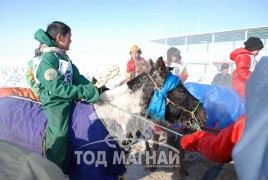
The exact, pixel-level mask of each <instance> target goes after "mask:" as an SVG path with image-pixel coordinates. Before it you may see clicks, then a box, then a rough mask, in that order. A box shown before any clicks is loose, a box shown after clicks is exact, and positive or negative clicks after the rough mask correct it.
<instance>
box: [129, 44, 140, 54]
mask: <svg viewBox="0 0 268 180" xmlns="http://www.w3.org/2000/svg"><path fill="white" fill-rule="evenodd" d="M133 51H137V52H138V53H139V54H141V49H140V48H139V47H138V46H137V45H132V46H131V47H130V50H129V52H130V53H132V52H133Z"/></svg>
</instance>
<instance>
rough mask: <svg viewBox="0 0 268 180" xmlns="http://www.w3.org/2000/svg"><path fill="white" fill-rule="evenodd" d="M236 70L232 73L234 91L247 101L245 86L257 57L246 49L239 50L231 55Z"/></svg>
mask: <svg viewBox="0 0 268 180" xmlns="http://www.w3.org/2000/svg"><path fill="white" fill-rule="evenodd" d="M230 59H231V60H233V61H234V62H235V65H236V69H235V70H234V71H233V73H232V80H233V81H232V87H233V89H234V90H235V91H236V92H237V93H238V94H239V95H240V96H242V97H243V98H244V99H245V86H246V82H247V80H248V78H249V77H250V75H251V73H252V71H253V70H254V67H255V65H256V61H254V60H255V57H254V56H253V55H252V54H251V52H250V51H248V50H246V49H245V48H238V49H236V50H234V51H233V52H232V53H231V54H230Z"/></svg>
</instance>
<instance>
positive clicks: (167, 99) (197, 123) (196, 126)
mask: <svg viewBox="0 0 268 180" xmlns="http://www.w3.org/2000/svg"><path fill="white" fill-rule="evenodd" d="M147 76H148V77H149V79H150V80H151V81H152V83H153V84H154V86H155V87H154V90H155V91H156V90H157V91H159V92H161V89H160V88H159V87H158V86H157V84H156V83H155V81H154V80H153V78H152V77H151V75H150V74H147ZM169 103H170V104H172V105H173V106H175V107H176V108H178V109H180V110H183V111H185V112H188V113H189V114H190V116H191V117H190V118H189V120H188V123H189V125H190V126H193V127H195V128H196V129H197V130H200V129H201V128H200V127H199V122H198V120H197V118H196V117H195V113H196V111H197V109H198V107H199V105H200V101H198V103H197V105H196V106H195V108H194V110H192V111H190V110H187V109H185V108H183V107H181V106H179V105H177V104H175V103H174V102H173V101H171V100H170V99H169V98H166V106H167V105H168V104H169ZM191 120H194V122H193V123H192V122H191Z"/></svg>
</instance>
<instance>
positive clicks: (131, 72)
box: [125, 45, 149, 80]
mask: <svg viewBox="0 0 268 180" xmlns="http://www.w3.org/2000/svg"><path fill="white" fill-rule="evenodd" d="M129 53H130V57H131V58H130V60H128V62H127V69H126V72H125V76H126V78H127V80H131V79H133V78H134V77H136V76H138V75H139V74H141V73H143V72H146V73H148V72H149V64H148V62H147V60H145V59H144V58H143V57H141V56H140V55H141V53H142V51H141V49H140V48H139V47H138V46H137V45H132V46H131V47H130V50H129Z"/></svg>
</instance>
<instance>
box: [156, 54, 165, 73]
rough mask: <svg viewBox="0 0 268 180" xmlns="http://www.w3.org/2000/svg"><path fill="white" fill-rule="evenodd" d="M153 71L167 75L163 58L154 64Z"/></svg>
mask: <svg viewBox="0 0 268 180" xmlns="http://www.w3.org/2000/svg"><path fill="white" fill-rule="evenodd" d="M155 69H156V70H157V71H158V72H162V73H165V74H167V67H166V65H165V62H164V60H163V57H162V56H161V57H159V58H158V59H157V60H156V62H155Z"/></svg>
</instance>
